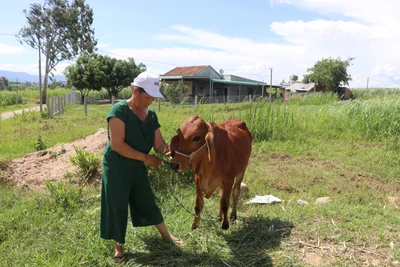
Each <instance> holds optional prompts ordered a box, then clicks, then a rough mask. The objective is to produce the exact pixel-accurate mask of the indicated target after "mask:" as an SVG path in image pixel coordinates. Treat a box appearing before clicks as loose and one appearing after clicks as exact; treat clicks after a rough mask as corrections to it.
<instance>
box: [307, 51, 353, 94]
mask: <svg viewBox="0 0 400 267" xmlns="http://www.w3.org/2000/svg"><path fill="white" fill-rule="evenodd" d="M353 59H354V58H348V59H347V60H341V59H340V58H337V59H332V58H330V57H329V58H323V59H322V60H320V61H317V63H315V65H314V67H312V68H309V69H308V70H307V71H308V72H309V74H308V78H309V80H310V81H312V82H315V83H316V84H317V88H318V90H322V89H323V88H325V89H326V90H327V91H330V92H336V89H337V87H338V86H339V85H340V84H341V83H342V84H343V85H348V84H349V81H351V80H352V79H351V75H350V74H348V73H347V68H348V67H349V66H350V65H351V61H352V60H353Z"/></svg>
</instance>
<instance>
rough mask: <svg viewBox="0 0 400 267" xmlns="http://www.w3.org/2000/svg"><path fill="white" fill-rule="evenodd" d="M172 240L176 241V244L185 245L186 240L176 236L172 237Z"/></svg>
mask: <svg viewBox="0 0 400 267" xmlns="http://www.w3.org/2000/svg"><path fill="white" fill-rule="evenodd" d="M171 239H172V241H174V243H175V244H178V245H183V243H184V241H183V240H182V239H180V238H179V237H175V238H171Z"/></svg>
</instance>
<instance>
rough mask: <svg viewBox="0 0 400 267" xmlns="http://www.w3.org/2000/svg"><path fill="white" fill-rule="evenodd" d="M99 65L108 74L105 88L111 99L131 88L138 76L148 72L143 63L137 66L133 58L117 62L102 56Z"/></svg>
mask: <svg viewBox="0 0 400 267" xmlns="http://www.w3.org/2000/svg"><path fill="white" fill-rule="evenodd" d="M99 62H100V63H99V64H101V65H102V68H101V69H102V71H104V73H105V74H106V75H105V77H104V81H103V87H104V88H105V89H106V90H107V92H108V94H109V99H110V100H111V97H112V96H114V97H117V95H118V94H119V92H120V91H121V90H122V89H123V88H125V87H128V86H130V84H131V82H132V81H133V79H134V78H136V76H138V75H139V74H140V73H141V72H143V71H145V70H146V66H145V65H144V64H142V63H140V64H139V65H136V63H135V60H134V59H133V58H128V60H117V59H115V58H110V57H108V56H100V59H99Z"/></svg>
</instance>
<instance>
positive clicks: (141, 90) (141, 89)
mask: <svg viewBox="0 0 400 267" xmlns="http://www.w3.org/2000/svg"><path fill="white" fill-rule="evenodd" d="M135 87H136V88H137V89H139V93H140V94H141V93H146V90H144V89H143V88H142V87H139V86H134V87H133V88H135Z"/></svg>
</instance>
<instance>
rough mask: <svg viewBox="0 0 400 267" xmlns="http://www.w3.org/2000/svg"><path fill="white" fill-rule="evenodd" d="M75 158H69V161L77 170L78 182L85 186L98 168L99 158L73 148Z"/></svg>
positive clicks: (93, 154)
mask: <svg viewBox="0 0 400 267" xmlns="http://www.w3.org/2000/svg"><path fill="white" fill-rule="evenodd" d="M74 149H75V152H76V156H70V157H69V161H70V162H71V163H72V164H73V165H74V166H76V167H78V168H79V173H80V175H81V178H80V180H79V182H80V183H81V184H85V183H86V182H87V181H88V180H89V179H90V177H92V176H93V175H94V174H95V173H96V172H97V169H98V168H99V167H100V161H101V156H100V155H96V154H95V153H92V152H89V151H85V150H83V149H79V148H78V147H76V146H74Z"/></svg>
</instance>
